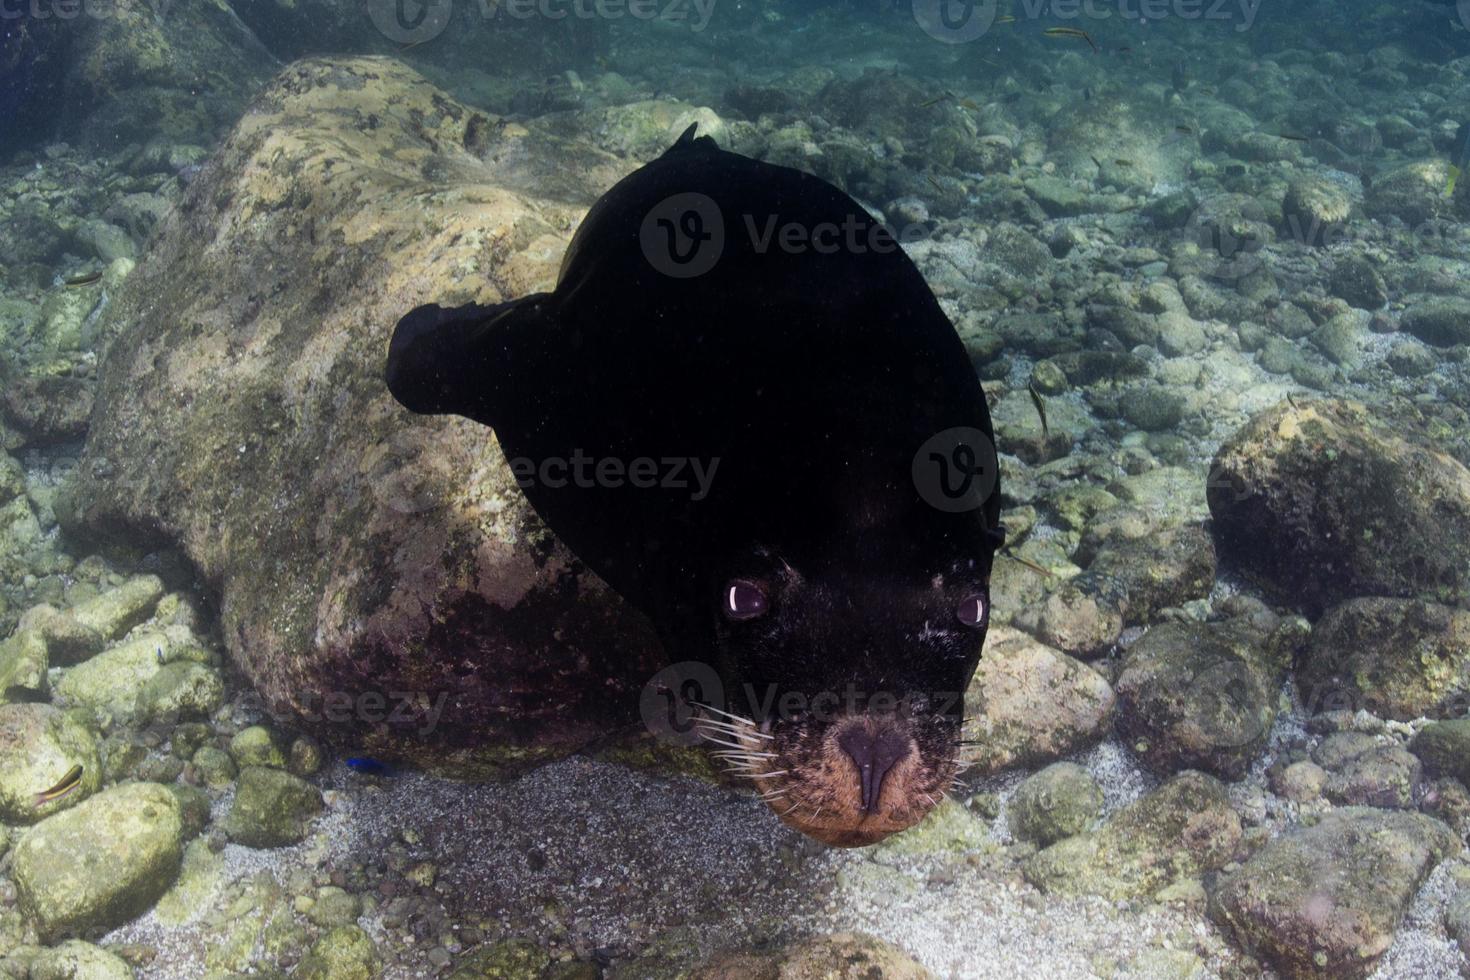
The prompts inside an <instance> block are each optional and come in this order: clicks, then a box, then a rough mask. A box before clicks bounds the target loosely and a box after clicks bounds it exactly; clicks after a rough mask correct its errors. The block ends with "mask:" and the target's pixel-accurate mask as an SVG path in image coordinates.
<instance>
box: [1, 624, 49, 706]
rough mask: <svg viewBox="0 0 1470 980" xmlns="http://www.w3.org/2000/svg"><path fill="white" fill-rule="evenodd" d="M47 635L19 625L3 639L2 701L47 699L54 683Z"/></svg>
mask: <svg viewBox="0 0 1470 980" xmlns="http://www.w3.org/2000/svg"><path fill="white" fill-rule="evenodd" d="M50 665H51V658H50V654H49V652H48V651H47V649H46V638H45V637H44V636H42V635H41V633H40V631H39V630H34V629H19V630H16V631H15V633H13V634H12V635H10V636H9V637H7V638H6V639H4V640H0V703H5V702H11V701H44V700H45V699H46V696H47V694H48V693H49V692H50V689H51V683H50V681H49V680H48V678H47V676H46V670H47V668H48V667H50Z"/></svg>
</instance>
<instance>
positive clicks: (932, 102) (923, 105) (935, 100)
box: [919, 92, 954, 109]
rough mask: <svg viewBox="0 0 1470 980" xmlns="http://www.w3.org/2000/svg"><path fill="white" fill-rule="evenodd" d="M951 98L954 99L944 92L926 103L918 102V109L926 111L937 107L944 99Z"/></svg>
mask: <svg viewBox="0 0 1470 980" xmlns="http://www.w3.org/2000/svg"><path fill="white" fill-rule="evenodd" d="M952 98H954V96H952V95H950V94H949V93H948V92H945V93H944V94H943V95H939V96H935V97H934V98H932V99H930V100H929V101H928V102H920V103H919V108H920V109H927V108H929V107H930V106H934V105H938V104H939V103H941V102H943V101H945V100H946V99H952Z"/></svg>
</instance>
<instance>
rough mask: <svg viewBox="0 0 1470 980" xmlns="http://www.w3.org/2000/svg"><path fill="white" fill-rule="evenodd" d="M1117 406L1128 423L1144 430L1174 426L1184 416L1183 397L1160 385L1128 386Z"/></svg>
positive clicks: (1161, 430)
mask: <svg viewBox="0 0 1470 980" xmlns="http://www.w3.org/2000/svg"><path fill="white" fill-rule="evenodd" d="M1118 408H1119V409H1120V410H1121V411H1122V413H1123V418H1124V419H1126V420H1127V421H1128V423H1129V424H1130V425H1133V426H1135V427H1136V428H1139V429H1142V430H1143V431H1145V432H1163V431H1165V430H1167V429H1172V428H1175V427H1176V426H1178V425H1179V422H1180V420H1181V419H1183V417H1184V399H1183V398H1182V397H1181V396H1180V395H1178V394H1176V393H1174V392H1173V391H1170V390H1169V389H1168V388H1165V387H1164V386H1162V385H1144V386H1142V387H1138V388H1129V389H1128V390H1127V391H1125V392H1124V393H1123V397H1122V398H1121V399H1120V400H1119V401H1118Z"/></svg>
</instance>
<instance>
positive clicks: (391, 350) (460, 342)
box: [387, 293, 548, 427]
mask: <svg viewBox="0 0 1470 980" xmlns="http://www.w3.org/2000/svg"><path fill="white" fill-rule="evenodd" d="M547 295H548V294H546V293H535V294H532V295H530V296H526V297H523V298H521V299H517V300H512V301H511V302H509V303H498V304H496V305H494V306H480V305H479V304H477V303H469V304H467V305H465V306H457V307H454V308H452V309H445V308H444V307H441V306H438V305H436V304H432V303H431V304H429V305H428V306H420V307H419V308H417V309H416V310H414V311H413V312H411V313H409V314H408V315H407V316H405V317H404V318H403V319H401V320H399V321H398V326H397V327H396V328H394V330H393V339H392V341H390V342H389V345H388V369H387V380H388V390H389V391H391V392H392V393H393V397H394V398H396V399H398V401H399V402H400V403H402V405H403V407H404V408H407V409H408V410H409V411H412V412H417V413H419V414H420V415H451V414H452V415H463V416H466V417H467V418H471V419H474V420H475V421H476V422H480V423H482V424H484V425H489V426H492V427H493V426H494V425H495V424H496V417H497V415H498V414H499V412H498V409H499V408H500V406H501V405H503V404H504V403H505V401H506V399H507V398H508V397H512V396H511V395H510V383H509V382H510V379H511V378H512V377H514V371H515V367H516V365H515V360H516V357H515V352H516V350H517V349H518V348H520V347H521V344H520V343H518V341H520V340H522V339H523V338H526V337H528V336H535V334H536V333H537V332H539V331H540V330H541V329H542V328H543V326H544V325H543V324H542V322H541V321H542V319H543V317H542V313H541V307H542V303H543V301H544V300H546V298H547Z"/></svg>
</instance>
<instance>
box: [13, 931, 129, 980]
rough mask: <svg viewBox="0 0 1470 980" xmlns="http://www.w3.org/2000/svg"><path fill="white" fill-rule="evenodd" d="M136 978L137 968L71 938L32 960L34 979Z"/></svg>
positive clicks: (104, 951) (99, 948)
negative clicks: (134, 973)
mask: <svg viewBox="0 0 1470 980" xmlns="http://www.w3.org/2000/svg"><path fill="white" fill-rule="evenodd" d="M80 977H85V978H86V980H132V978H133V968H132V967H130V966H128V964H127V961H126V960H124V959H123V958H122V957H120V956H117V955H114V954H113V953H109V952H108V951H107V950H105V949H103V948H102V947H100V946H93V945H92V944H91V943H86V942H82V941H81V940H80V939H68V940H67V941H66V942H64V943H61V944H60V945H58V946H53V947H51V948H50V949H43V950H42V951H41V952H40V953H38V954H37V955H36V958H35V959H33V960H31V971H30V978H31V980H74V978H80Z"/></svg>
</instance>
